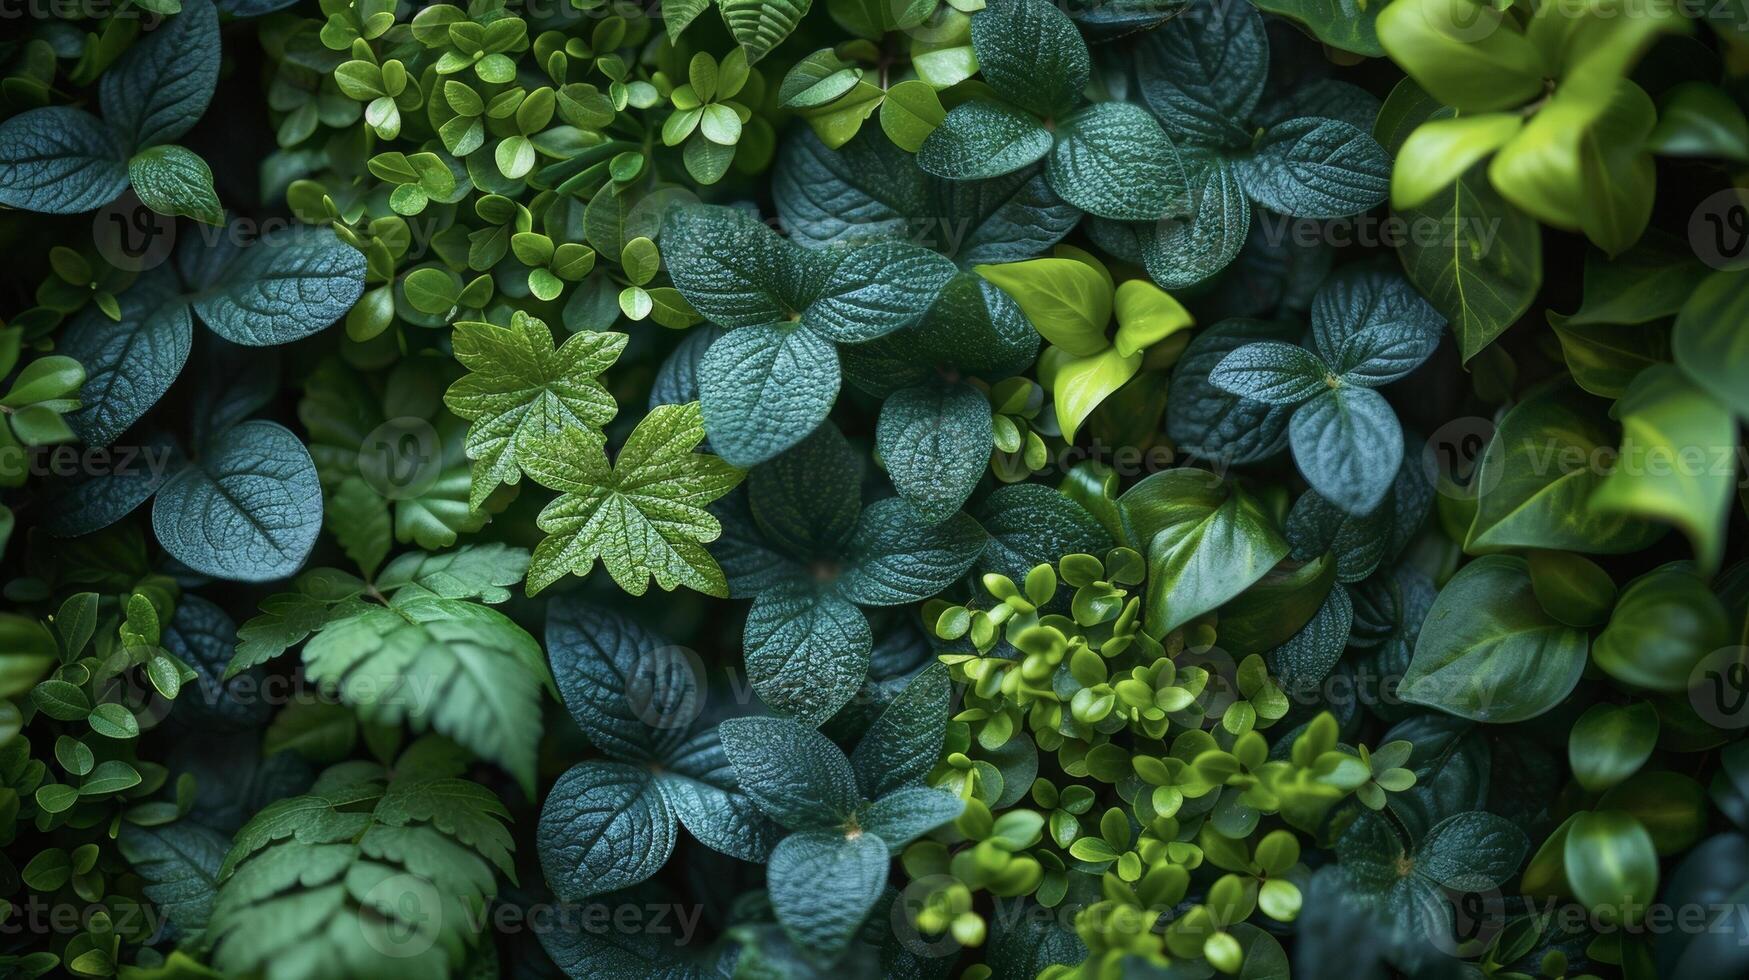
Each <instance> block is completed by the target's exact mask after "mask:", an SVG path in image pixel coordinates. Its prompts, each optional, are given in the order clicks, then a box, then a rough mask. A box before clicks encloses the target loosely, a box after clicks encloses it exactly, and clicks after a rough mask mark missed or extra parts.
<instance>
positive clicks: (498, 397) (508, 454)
mask: <svg viewBox="0 0 1749 980" xmlns="http://www.w3.org/2000/svg"><path fill="white" fill-rule="evenodd" d="M626 340H627V337H626V335H625V334H621V333H596V332H592V331H584V332H581V333H575V334H572V335H571V336H570V337H567V338H566V339H565V342H564V343H563V344H562V345H560V346H559V347H558V348H556V349H555V348H554V346H553V335H552V331H551V330H549V329H548V328H547V325H546V324H545V323H543V322H542V321H540V320H538V319H535V318H534V317H531V316H528V315H526V314H524V313H522V312H521V311H520V310H519V311H517V312H516V313H515V314H514V315H513V316H512V317H511V320H510V326H508V327H497V326H493V325H492V324H490V323H474V322H467V323H458V324H456V327H455V335H454V345H455V357H456V360H458V361H460V362H461V363H462V364H463V365H465V366H466V367H467V368H468V374H466V375H464V376H463V377H462V378H461V379H460V380H458V381H456V382H455V383H454V384H452V385H450V387H449V390H448V391H447V392H445V393H444V396H443V400H444V404H445V405H448V406H449V408H450V410H451V411H453V412H455V413H456V414H457V415H459V416H461V417H462V418H464V419H467V420H468V421H469V422H470V423H471V424H470V425H469V426H468V439H467V455H468V458H469V459H472V460H474V471H473V472H474V480H473V487H472V489H471V491H470V493H469V500H468V503H469V506H470V507H471V508H473V509H475V510H477V509H479V507H480V505H481V504H482V503H484V502H485V499H486V497H487V496H488V495H489V494H490V493H491V492H492V491H493V490H495V489H496V488H497V487H498V486H499V485H500V484H506V483H508V484H515V483H517V482H518V481H519V480H520V479H521V476H522V465H521V463H522V459H523V457H525V456H526V455H527V454H528V453H529V452H530V451H531V450H530V446H531V445H532V443H533V442H534V441H535V440H538V439H542V438H545V437H548V436H552V435H556V434H557V433H559V432H560V431H561V430H565V429H572V430H577V431H579V433H580V434H581V435H582V436H584V437H585V438H586V439H587V438H588V437H594V441H596V442H598V443H601V444H605V442H606V437H605V436H604V435H603V434H602V432H601V429H602V427H603V426H605V425H606V424H607V423H608V422H610V421H612V419H613V416H614V413H615V412H616V411H617V408H618V406H616V405H615V404H614V400H613V396H612V395H610V394H608V392H607V389H606V388H604V387H602V385H601V382H600V381H599V380H598V379H599V377H600V376H601V374H602V373H603V372H604V371H606V370H607V369H608V368H609V367H612V366H613V363H614V362H615V361H616V360H618V359H619V355H620V353H621V352H622V351H623V350H625V345H626Z"/></svg>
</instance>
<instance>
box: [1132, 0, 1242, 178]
mask: <svg viewBox="0 0 1749 980" xmlns="http://www.w3.org/2000/svg"><path fill="white" fill-rule="evenodd" d="M1140 50H1141V52H1142V53H1143V54H1142V56H1141V57H1138V58H1137V60H1136V65H1137V68H1138V73H1137V74H1138V87H1139V88H1140V90H1141V96H1142V99H1143V100H1144V101H1146V102H1147V104H1148V108H1150V109H1152V110H1153V111H1154V115H1156V116H1158V117H1159V118H1160V121H1161V123H1162V124H1163V125H1164V126H1165V127H1166V131H1167V132H1168V133H1169V134H1171V135H1172V136H1174V137H1179V138H1182V139H1185V140H1187V141H1189V142H1190V143H1193V144H1195V145H1197V146H1204V147H1210V148H1216V147H1226V146H1233V145H1236V144H1238V143H1240V142H1241V141H1245V140H1248V139H1249V138H1250V136H1251V133H1250V131H1249V130H1248V129H1247V128H1246V127H1247V126H1248V125H1249V124H1250V122H1251V117H1252V113H1253V111H1254V110H1256V108H1257V103H1258V100H1259V99H1260V98H1261V97H1262V95H1263V83H1264V80H1265V78H1266V77H1267V76H1268V73H1269V38H1268V36H1267V35H1266V34H1265V33H1264V29H1263V18H1262V16H1260V15H1259V14H1258V13H1257V10H1256V8H1254V7H1252V6H1250V5H1242V6H1234V7H1230V8H1215V7H1202V6H1198V5H1194V4H1193V5H1191V6H1190V7H1189V8H1188V9H1186V10H1185V11H1184V12H1183V13H1181V14H1179V15H1178V16H1176V17H1173V18H1172V19H1171V20H1168V21H1167V22H1166V23H1165V24H1163V25H1161V26H1160V28H1159V29H1158V30H1155V31H1151V32H1149V33H1148V34H1147V35H1146V36H1145V37H1144V39H1143V41H1142V47H1141V49H1140Z"/></svg>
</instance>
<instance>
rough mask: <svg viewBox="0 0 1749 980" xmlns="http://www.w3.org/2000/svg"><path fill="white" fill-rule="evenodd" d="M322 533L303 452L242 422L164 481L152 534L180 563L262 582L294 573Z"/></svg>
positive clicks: (318, 499) (315, 489) (282, 432)
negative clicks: (188, 464)
mask: <svg viewBox="0 0 1749 980" xmlns="http://www.w3.org/2000/svg"><path fill="white" fill-rule="evenodd" d="M321 526H322V492H321V487H320V485H319V484H318V483H317V482H316V467H315V464H314V463H313V462H312V461H311V460H310V454H309V451H308V450H306V449H305V448H304V446H303V443H301V442H299V441H298V439H297V437H296V436H294V435H292V434H291V432H289V431H288V430H287V429H286V428H285V427H284V426H281V425H279V424H277V423H274V422H266V421H254V422H244V423H242V424H241V425H238V426H236V427H235V428H233V429H231V430H229V431H228V432H226V433H224V434H223V435H221V436H219V437H218V438H217V439H215V440H213V444H212V445H211V446H210V447H209V449H208V452H207V455H206V456H205V457H204V458H202V459H201V460H200V461H199V462H198V463H196V464H193V465H190V466H187V467H185V468H184V469H182V470H181V471H180V472H178V473H177V474H176V475H174V476H172V477H170V479H168V480H166V481H165V482H164V485H163V487H162V488H160V489H159V491H158V495H157V499H156V500H155V501H154V502H153V504H152V530H153V531H154V532H155V533H156V534H157V536H158V542H159V543H160V544H162V545H163V546H164V550H166V551H168V552H170V554H171V555H173V556H174V557H175V558H176V559H177V560H178V561H180V562H182V563H183V564H185V565H187V566H189V567H190V568H193V569H195V570H197V571H200V572H203V573H205V574H207V575H212V576H215V577H217V578H223V579H230V580H232V581H242V582H264V581H269V580H272V579H276V578H284V577H286V576H288V575H290V574H292V573H293V572H295V571H297V570H298V568H299V567H301V566H302V565H303V563H304V559H306V558H308V557H309V554H310V549H311V548H313V547H314V546H315V543H316V535H317V533H318V532H319V531H320V530H321Z"/></svg>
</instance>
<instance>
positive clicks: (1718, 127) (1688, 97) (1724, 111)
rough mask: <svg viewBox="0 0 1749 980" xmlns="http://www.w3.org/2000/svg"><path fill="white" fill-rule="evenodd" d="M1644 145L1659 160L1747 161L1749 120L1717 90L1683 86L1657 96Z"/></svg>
mask: <svg viewBox="0 0 1749 980" xmlns="http://www.w3.org/2000/svg"><path fill="white" fill-rule="evenodd" d="M1647 143H1648V144H1649V145H1650V146H1651V148H1652V151H1653V152H1654V153H1657V154H1659V155H1660V156H1684V157H1687V156H1694V157H1723V158H1724V159H1727V160H1749V119H1745V118H1744V117H1743V110H1742V109H1740V108H1738V107H1737V104H1736V103H1735V102H1733V101H1731V97H1730V96H1728V95H1726V94H1725V93H1724V90H1722V89H1720V88H1719V87H1718V86H1716V85H1713V84H1711V83H1709V82H1683V83H1681V84H1679V85H1676V86H1674V87H1673V88H1671V89H1670V91H1668V92H1665V93H1663V94H1662V95H1661V96H1659V99H1658V127H1657V128H1656V129H1654V130H1653V131H1652V135H1651V136H1650V137H1648V138H1647Z"/></svg>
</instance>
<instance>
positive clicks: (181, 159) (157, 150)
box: [128, 144, 225, 225]
mask: <svg viewBox="0 0 1749 980" xmlns="http://www.w3.org/2000/svg"><path fill="white" fill-rule="evenodd" d="M128 182H129V183H131V184H132V185H133V188H134V193H135V194H138V195H139V198H140V201H141V203H143V204H145V205H146V207H149V208H151V209H152V210H154V211H156V212H158V213H159V214H168V215H186V216H187V217H190V218H194V219H195V220H197V221H202V222H205V223H206V224H209V225H222V224H224V223H225V209H224V207H223V206H221V205H220V204H219V197H218V195H217V194H216V193H214V192H213V172H212V170H211V169H210V168H208V167H207V165H206V161H205V160H202V159H201V158H200V157H199V156H197V155H195V154H194V153H193V152H192V151H190V150H186V149H184V148H182V147H180V146H176V145H174V144H166V145H163V146H154V147H151V148H150V149H146V150H142V151H140V152H139V153H136V154H134V156H133V158H132V159H131V160H129V161H128Z"/></svg>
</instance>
